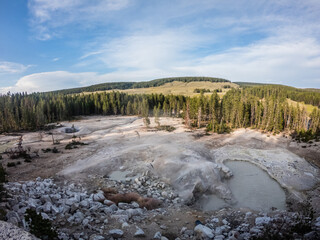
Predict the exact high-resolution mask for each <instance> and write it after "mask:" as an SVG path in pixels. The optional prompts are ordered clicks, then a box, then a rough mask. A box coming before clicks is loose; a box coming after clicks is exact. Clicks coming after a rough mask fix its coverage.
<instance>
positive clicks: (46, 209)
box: [43, 202, 52, 213]
mask: <svg viewBox="0 0 320 240" xmlns="http://www.w3.org/2000/svg"><path fill="white" fill-rule="evenodd" d="M51 209H52V203H51V202H46V203H45V204H44V205H43V211H44V212H45V213H50V212H51Z"/></svg>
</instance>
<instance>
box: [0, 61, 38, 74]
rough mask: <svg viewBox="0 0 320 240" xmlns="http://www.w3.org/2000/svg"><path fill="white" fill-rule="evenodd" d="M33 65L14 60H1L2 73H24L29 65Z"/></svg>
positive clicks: (0, 70)
mask: <svg viewBox="0 0 320 240" xmlns="http://www.w3.org/2000/svg"><path fill="white" fill-rule="evenodd" d="M31 66H32V65H27V66H26V65H23V64H20V63H14V62H6V61H3V62H0V74H1V73H5V74H15V73H22V72H24V71H26V70H27V69H28V68H29V67H31Z"/></svg>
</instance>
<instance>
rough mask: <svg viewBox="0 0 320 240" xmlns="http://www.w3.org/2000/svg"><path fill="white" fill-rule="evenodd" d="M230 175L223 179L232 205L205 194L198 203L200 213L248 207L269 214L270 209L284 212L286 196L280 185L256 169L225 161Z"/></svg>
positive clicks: (243, 164) (250, 165)
mask: <svg viewBox="0 0 320 240" xmlns="http://www.w3.org/2000/svg"><path fill="white" fill-rule="evenodd" d="M225 165H226V166H227V167H228V168H230V170H231V171H232V173H233V176H232V177H231V178H230V179H228V180H226V181H225V182H226V184H227V185H228V186H229V188H230V190H231V192H232V194H233V197H234V199H235V201H234V203H232V204H231V203H227V202H225V201H224V200H223V199H221V198H219V197H218V196H216V195H204V196H203V197H201V199H200V200H199V205H200V206H201V208H202V210H204V211H210V210H218V209H221V208H223V207H232V208H249V209H252V210H257V211H269V210H270V209H271V208H277V209H283V210H284V209H286V195H285V192H284V190H283V189H282V188H281V186H280V185H279V183H278V182H277V181H275V180H274V179H272V178H271V177H270V176H269V175H268V173H267V172H265V171H264V170H262V169H261V168H259V167H258V166H256V165H254V164H252V163H249V162H245V161H227V162H225Z"/></svg>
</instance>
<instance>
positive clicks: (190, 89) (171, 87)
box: [106, 81, 239, 97]
mask: <svg viewBox="0 0 320 240" xmlns="http://www.w3.org/2000/svg"><path fill="white" fill-rule="evenodd" d="M232 88H239V86H238V85H237V84H234V83H231V82H208V81H204V82H198V81H195V82H179V81H174V82H170V83H165V84H164V85H161V86H157V87H148V88H132V89H124V90H121V89H114V90H107V91H106V92H111V91H119V92H124V93H128V94H152V93H153V94H160V93H162V94H163V95H169V94H173V95H184V96H189V97H192V96H195V95H199V93H196V92H195V90H196V89H199V90H202V89H206V90H210V92H207V93H205V95H206V94H212V93H213V92H214V91H215V90H218V89H219V90H221V92H219V93H218V94H219V95H224V94H225V93H226V92H227V91H228V90H230V89H232Z"/></svg>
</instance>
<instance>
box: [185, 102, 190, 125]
mask: <svg viewBox="0 0 320 240" xmlns="http://www.w3.org/2000/svg"><path fill="white" fill-rule="evenodd" d="M189 111H190V103H189V101H187V109H186V116H185V124H186V126H187V127H188V128H190V117H189Z"/></svg>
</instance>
